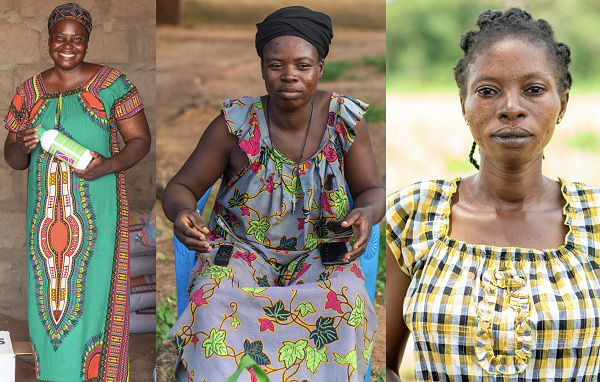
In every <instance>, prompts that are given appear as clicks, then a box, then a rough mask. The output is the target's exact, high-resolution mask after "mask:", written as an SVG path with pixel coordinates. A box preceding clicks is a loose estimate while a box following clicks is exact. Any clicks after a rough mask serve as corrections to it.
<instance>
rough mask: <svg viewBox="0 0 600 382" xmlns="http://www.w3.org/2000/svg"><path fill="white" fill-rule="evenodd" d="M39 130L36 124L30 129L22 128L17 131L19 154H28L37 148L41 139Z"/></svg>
mask: <svg viewBox="0 0 600 382" xmlns="http://www.w3.org/2000/svg"><path fill="white" fill-rule="evenodd" d="M38 126H40V125H38ZM37 131H38V128H37V126H36V127H32V128H29V129H22V130H19V131H18V132H17V151H18V152H19V154H22V155H28V154H29V153H30V152H31V151H32V150H33V149H35V147H36V146H37V144H38V142H39V141H40V139H39V138H38V136H37V134H36V132H37Z"/></svg>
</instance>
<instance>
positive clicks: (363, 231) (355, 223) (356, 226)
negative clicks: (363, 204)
mask: <svg viewBox="0 0 600 382" xmlns="http://www.w3.org/2000/svg"><path fill="white" fill-rule="evenodd" d="M342 226H343V227H349V226H352V236H353V238H354V240H355V242H354V244H353V245H352V249H351V250H350V251H349V252H348V253H346V255H345V256H344V261H346V262H352V261H354V260H356V259H358V257H359V256H360V255H362V254H363V253H364V252H365V251H366V249H367V244H368V243H369V239H370V237H371V226H372V222H371V218H370V215H369V214H368V213H365V211H362V210H360V209H355V210H352V211H350V214H348V216H346V218H345V219H344V221H343V222H342Z"/></svg>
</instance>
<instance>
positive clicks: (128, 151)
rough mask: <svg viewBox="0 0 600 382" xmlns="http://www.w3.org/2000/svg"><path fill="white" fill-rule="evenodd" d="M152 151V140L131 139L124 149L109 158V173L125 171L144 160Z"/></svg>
mask: <svg viewBox="0 0 600 382" xmlns="http://www.w3.org/2000/svg"><path fill="white" fill-rule="evenodd" d="M149 151H150V140H149V139H145V138H132V139H130V140H129V141H128V142H127V143H126V144H125V147H123V149H122V150H121V151H120V152H119V153H117V154H115V155H113V156H112V157H110V158H108V160H109V166H108V168H107V174H110V173H114V172H119V171H125V170H128V169H130V168H131V167H133V166H134V165H135V164H136V163H138V162H139V161H140V160H142V159H143V158H144V157H145V156H146V155H147V154H148V152H149Z"/></svg>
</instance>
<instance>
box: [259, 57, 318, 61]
mask: <svg viewBox="0 0 600 382" xmlns="http://www.w3.org/2000/svg"><path fill="white" fill-rule="evenodd" d="M305 60H306V61H316V60H315V59H314V58H312V57H310V56H305V57H298V58H296V59H294V61H305ZM271 61H283V59H281V58H278V57H273V58H269V59H268V60H266V61H265V62H271Z"/></svg>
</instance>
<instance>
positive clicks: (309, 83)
mask: <svg viewBox="0 0 600 382" xmlns="http://www.w3.org/2000/svg"><path fill="white" fill-rule="evenodd" d="M323 64H324V61H323V60H321V61H319V59H318V52H317V49H316V48H315V47H314V46H313V45H312V44H311V43H309V42H308V41H306V40H304V39H303V38H300V37H296V36H281V37H277V38H274V39H273V40H271V41H270V42H269V43H268V44H267V45H266V46H265V49H264V50H263V59H262V66H261V69H262V77H263V79H264V80H265V87H266V88H267V93H268V94H269V96H270V97H271V99H272V100H273V102H275V103H277V105H279V106H280V107H281V108H284V109H293V108H297V107H299V106H300V105H302V104H304V103H306V102H308V101H309V100H310V99H312V97H313V95H314V94H315V92H316V90H317V82H318V80H319V78H321V77H322V76H323Z"/></svg>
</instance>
